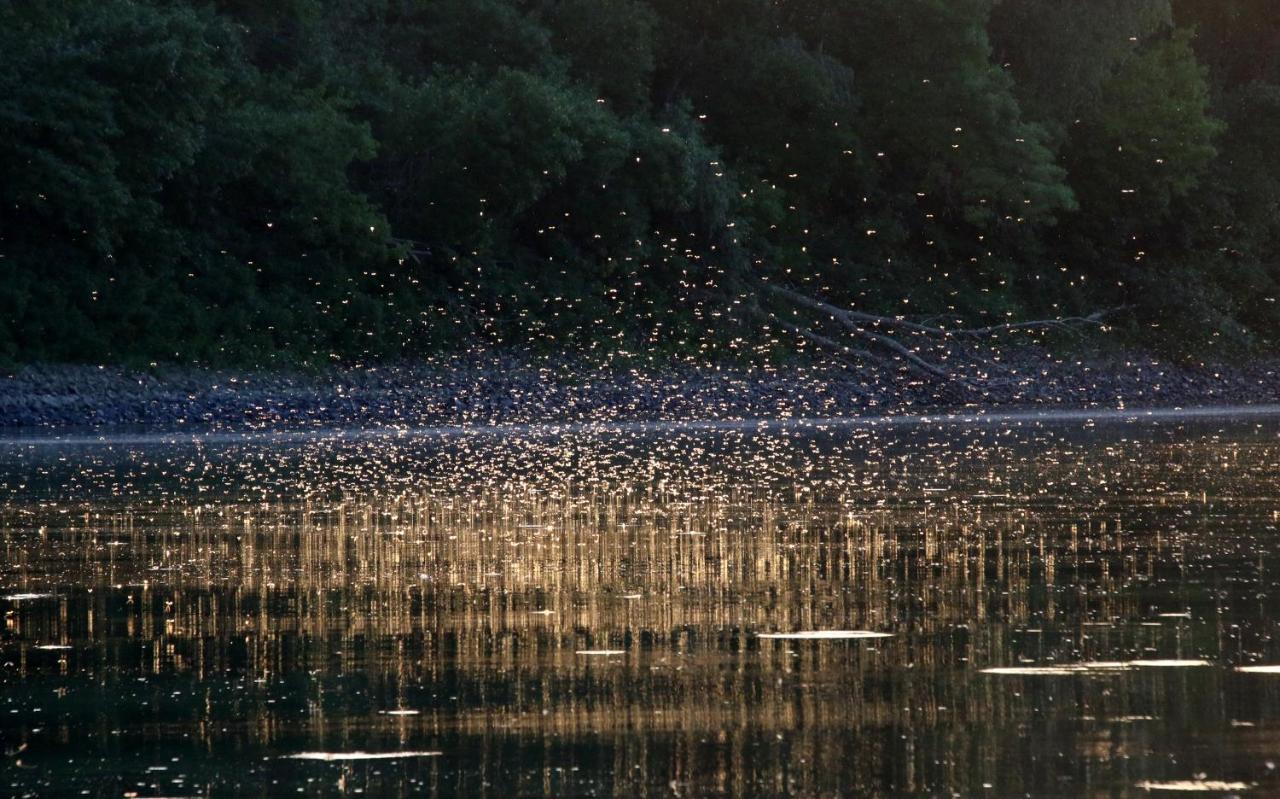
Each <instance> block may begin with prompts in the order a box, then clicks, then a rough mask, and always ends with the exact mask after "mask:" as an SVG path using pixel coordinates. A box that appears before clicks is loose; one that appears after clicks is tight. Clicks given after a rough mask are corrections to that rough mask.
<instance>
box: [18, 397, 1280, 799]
mask: <svg viewBox="0 0 1280 799" xmlns="http://www.w3.org/2000/svg"><path fill="white" fill-rule="evenodd" d="M1278 433H1280V417H1277V416H1273V415H1270V414H1267V413H1256V412H1255V413H1251V414H1233V413H1230V412H1224V413H1222V414H1220V415H1219V414H1200V415H1186V416H1184V415H1178V414H1169V415H1164V416H1145V415H1141V414H1126V413H1101V414H1098V415H1093V414H1081V415H1066V416H1063V417H1059V418H1055V417H1051V416H1037V415H1028V416H1017V415H1014V416H1009V417H1001V418H995V419H988V420H981V419H972V418H968V419H964V418H962V419H955V420H946V419H925V418H919V419H913V420H907V421H900V422H896V423H892V424H881V423H873V422H868V423H865V424H861V423H842V424H829V423H820V422H806V421H795V422H787V423H780V424H774V425H766V426H760V425H751V424H746V425H722V426H703V427H686V428H680V427H673V428H666V427H662V426H642V427H635V428H615V429H573V430H563V431H554V430H538V431H528V430H525V431H507V432H504V431H502V430H493V429H490V430H484V431H479V432H475V433H468V432H466V431H457V430H453V431H442V432H440V433H439V434H438V435H432V434H430V432H429V431H410V432H401V433H396V434H378V435H367V434H360V435H352V434H350V433H346V434H328V433H314V434H308V435H296V436H291V437H287V438H284V439H278V438H272V437H270V436H265V437H264V436H248V437H240V436H217V437H200V436H182V435H173V436H168V437H163V436H161V437H156V436H146V435H143V436H130V435H120V436H110V437H101V436H99V435H97V434H86V435H83V436H76V437H67V438H64V439H63V440H54V439H49V438H40V437H27V438H16V439H8V440H6V441H3V442H0V551H2V552H3V557H2V559H0V611H2V612H3V613H4V627H3V629H2V630H0V746H2V748H3V757H4V765H3V768H0V795H13V796H28V795H29V796H61V795H66V796H95V797H117V798H118V797H128V796H138V797H157V796H167V797H175V796H283V795H298V794H303V795H329V796H339V795H376V796H409V795H415V796H416V795H441V796H455V795H460V796H497V797H510V796H543V795H546V796H573V795H582V796H636V795H655V796H690V797H692V796H708V795H761V796H773V795H796V796H852V795H886V794H892V795H929V796H951V795H958V796H1000V797H1004V796H1024V795H1025V796H1037V797H1039V796H1056V795H1071V796H1125V795H1134V796H1149V795H1153V794H1158V793H1164V792H1166V791H1168V792H1169V794H1168V795H1171V796H1175V795H1180V794H1179V793H1174V792H1173V791H1174V789H1180V790H1182V791H1188V790H1196V791H1202V792H1204V793H1205V794H1207V795H1224V794H1240V795H1258V796H1265V795H1274V794H1276V793H1278V792H1280V768H1277V766H1280V673H1270V672H1271V671H1273V670H1269V669H1267V668H1266V667H1267V666H1276V669H1274V671H1276V672H1280V637H1278V635H1277V633H1280V534H1278V532H1277V528H1278V527H1280V437H1278V435H1277V434H1278Z"/></svg>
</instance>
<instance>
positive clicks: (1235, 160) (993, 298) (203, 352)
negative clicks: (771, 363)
mask: <svg viewBox="0 0 1280 799" xmlns="http://www.w3.org/2000/svg"><path fill="white" fill-rule="evenodd" d="M1277 33H1280V15H1276V14H1274V13H1272V11H1271V9H1270V6H1269V4H1268V3H1267V2H1266V1H1265V0H1224V2H1222V3H1193V2H1189V1H1188V0H1173V1H1172V3H1171V2H1170V0H1099V2H1092V1H1090V2H1086V1H1085V0H1001V1H1000V2H996V0H850V2H844V3H833V2H830V0H788V2H786V3H777V2H772V1H771V0H706V1H705V2H694V3H691V2H687V0H338V1H337V2H321V0H288V1H287V2H278V3H253V2H247V1H246V0H215V2H214V3H213V4H212V5H209V4H205V3H188V2H181V0H96V1H95V2H89V0H50V1H49V2H44V3H15V2H0V270H3V275H2V277H3V280H0V358H4V359H17V360H31V359H42V358H43V359H72V360H121V359H130V358H132V359H141V360H144V361H146V360H161V359H163V360H204V361H245V360H253V361H261V360H270V359H278V358H285V359H289V360H301V361H327V360H330V359H332V358H335V357H347V358H356V357H363V356H368V355H400V354H405V353H411V352H415V351H423V350H426V349H431V348H438V347H443V346H454V345H457V344H460V343H461V342H463V341H466V340H469V339H470V338H472V337H474V336H477V335H484V336H488V337H490V338H491V339H492V340H496V341H506V340H524V339H527V338H529V337H530V336H535V337H538V338H540V339H541V340H542V341H544V342H545V343H546V344H548V345H549V346H564V345H565V342H566V341H568V340H575V341H577V342H579V343H581V344H584V345H586V346H591V345H592V344H593V343H594V342H600V341H605V340H607V341H610V342H615V343H616V342H624V343H625V342H630V344H627V346H631V345H640V346H645V347H650V346H657V345H663V346H666V345H668V344H671V345H672V346H675V345H678V344H680V343H681V342H684V343H686V344H687V343H688V342H689V341H692V340H695V339H697V338H698V337H700V336H701V337H705V336H706V335H708V330H709V329H714V333H715V334H721V333H723V334H726V335H727V334H728V331H724V330H720V328H721V327H722V323H720V322H717V321H714V320H720V319H723V318H725V314H726V312H731V311H732V309H734V308H738V307H741V306H742V305H743V302H744V300H745V301H746V303H748V304H749V303H750V302H752V301H753V300H752V295H753V293H754V291H755V289H756V287H757V286H758V281H759V278H760V277H761V275H762V274H766V273H767V274H771V275H773V276H774V277H777V278H782V279H786V280H789V281H793V282H797V283H802V284H809V285H813V286H821V287H822V291H823V292H824V293H826V294H829V295H832V296H834V297H836V298H838V299H840V300H842V301H847V302H857V303H860V304H862V305H864V306H866V307H879V308H880V309H883V310H892V311H893V312H901V310H902V308H903V307H909V308H911V309H915V310H918V311H919V312H947V313H956V312H958V313H961V314H969V315H974V316H981V315H982V314H984V313H1001V314H1004V313H1023V312H1033V311H1034V312H1037V313H1055V312H1062V313H1066V312H1071V311H1081V310H1093V309H1095V308H1096V307H1097V306H1099V305H1110V304H1129V305H1134V306H1137V308H1138V310H1137V314H1138V318H1139V319H1140V320H1142V321H1141V324H1139V325H1137V326H1136V327H1135V330H1139V331H1141V330H1147V329H1156V328H1154V327H1153V325H1155V324H1159V322H1158V320H1159V319H1161V318H1163V317H1164V316H1167V315H1168V313H1169V312H1173V313H1174V315H1175V316H1177V317H1178V318H1183V319H1187V320H1195V322H1194V323H1193V324H1191V323H1189V324H1188V325H1187V326H1185V328H1183V329H1182V332H1180V333H1178V336H1179V337H1180V339H1181V340H1185V341H1191V340H1192V339H1194V340H1195V341H1196V342H1197V345H1198V346H1214V347H1220V346H1222V344H1223V342H1227V341H1229V342H1232V343H1233V345H1234V346H1239V347H1242V348H1247V347H1256V346H1261V345H1263V344H1265V343H1266V342H1267V341H1268V340H1269V339H1270V337H1272V336H1273V335H1274V333H1275V331H1276V330H1277V329H1280V313H1277V311H1276V302H1275V295H1276V294H1280V292H1277V291H1276V290H1275V289H1276V287H1277V286H1280V266H1277V263H1280V259H1278V258H1277V252H1278V251H1280V223H1278V222H1277V221H1276V220H1277V219H1280V157H1278V156H1277V155H1276V150H1275V147H1274V145H1273V142H1274V141H1276V140H1277V137H1280V128H1278V127H1277V120H1278V119H1280V89H1277V87H1278V86H1280V47H1277V46H1276V42H1278V41H1280V36H1277ZM1085 277H1087V278H1088V279H1087V280H1086V279H1085ZM1241 285H1247V286H1249V287H1251V288H1252V290H1247V289H1241V288H1240V286H1241ZM1175 288H1176V290H1174V289H1175ZM904 301H905V302H904ZM1171 309H1176V311H1171ZM1159 329H1160V330H1161V331H1163V332H1167V331H1168V330H1169V329H1170V328H1169V326H1168V325H1165V326H1163V327H1161V328H1159ZM1197 331H1208V332H1207V333H1204V334H1203V335H1201V333H1200V332H1197ZM738 332H742V331H738ZM1163 332H1162V334H1163ZM611 346H612V345H611Z"/></svg>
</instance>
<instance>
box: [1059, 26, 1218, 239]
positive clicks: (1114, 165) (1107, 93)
mask: <svg viewBox="0 0 1280 799" xmlns="http://www.w3.org/2000/svg"><path fill="white" fill-rule="evenodd" d="M1208 106H1209V91H1208V87H1207V85H1206V84H1205V80H1204V74H1203V71H1202V68H1201V67H1200V66H1199V65H1198V64H1197V63H1196V60H1195V56H1194V54H1193V53H1192V51H1191V46H1190V43H1189V37H1188V36H1187V35H1186V33H1185V32H1180V33H1177V34H1175V35H1173V36H1170V37H1168V38H1166V39H1163V40H1161V41H1157V42H1155V43H1153V44H1151V45H1150V46H1148V47H1146V48H1145V49H1143V50H1142V51H1141V52H1139V53H1137V54H1136V55H1134V56H1133V57H1131V58H1129V59H1128V60H1127V61H1125V62H1124V64H1122V65H1121V66H1120V67H1119V68H1118V69H1117V70H1116V71H1115V73H1114V74H1112V75H1111V76H1110V77H1109V78H1108V79H1107V80H1106V81H1105V82H1104V83H1103V84H1102V87H1101V97H1100V98H1099V101H1098V103H1097V105H1096V106H1094V107H1093V108H1092V109H1090V113H1089V114H1088V116H1087V117H1086V118H1085V119H1083V120H1082V121H1081V123H1080V124H1079V126H1078V127H1077V128H1075V129H1073V131H1072V136H1071V138H1072V142H1071V146H1070V155H1069V161H1068V163H1069V165H1070V169H1071V172H1072V183H1073V185H1074V186H1075V187H1076V191H1077V193H1078V194H1079V195H1080V197H1081V203H1082V205H1083V206H1084V208H1085V211H1086V212H1087V213H1089V214H1091V215H1093V216H1096V217H1100V218H1105V219H1111V220H1114V219H1116V218H1118V217H1119V218H1124V219H1128V220H1132V224H1133V225H1141V224H1151V223H1153V222H1158V221H1163V219H1164V218H1165V215H1166V214H1167V213H1168V212H1169V210H1170V207H1171V203H1172V202H1173V201H1174V200H1175V199H1178V198H1181V197H1185V196H1186V195H1187V194H1189V193H1190V192H1191V191H1192V190H1194V189H1195V188H1196V186H1197V185H1198V184H1199V182H1200V178H1201V176H1202V175H1203V174H1204V172H1205V170H1206V169H1207V168H1208V166H1209V164H1210V163H1211V162H1212V160H1213V158H1214V156H1215V155H1216V154H1217V151H1216V150H1215V149H1214V146H1213V140H1214V137H1215V136H1216V135H1217V134H1218V133H1219V132H1220V130H1221V125H1220V124H1219V123H1218V122H1217V121H1216V120H1214V119H1213V118H1212V117H1210V116H1209V114H1208Z"/></svg>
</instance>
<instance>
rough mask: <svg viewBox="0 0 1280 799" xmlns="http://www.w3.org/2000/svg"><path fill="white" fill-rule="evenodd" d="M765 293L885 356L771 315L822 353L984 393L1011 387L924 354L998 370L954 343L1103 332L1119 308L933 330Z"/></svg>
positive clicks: (794, 295) (798, 296)
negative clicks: (1035, 333)
mask: <svg viewBox="0 0 1280 799" xmlns="http://www.w3.org/2000/svg"><path fill="white" fill-rule="evenodd" d="M766 289H767V290H768V291H769V292H770V293H771V294H773V295H775V296H777V297H780V298H781V299H784V300H786V301H787V302H789V303H790V304H792V305H794V306H797V307H799V308H803V309H808V310H810V311H816V312H818V313H821V314H824V315H825V316H826V317H827V318H828V319H829V320H830V321H833V322H835V323H836V324H838V325H839V326H840V327H842V328H843V329H844V330H845V331H847V332H849V333H852V334H853V335H854V336H855V337H857V338H859V339H861V340H862V341H863V342H864V343H866V344H867V345H869V346H871V347H875V348H877V349H880V350H883V351H885V352H886V353H888V356H882V355H879V354H877V353H875V352H873V351H872V350H870V349H865V348H857V347H851V346H849V345H847V344H844V343H842V342H840V341H838V340H836V339H834V338H832V337H830V336H827V335H824V334H822V333H819V332H818V331H816V330H814V329H812V328H811V327H806V326H804V325H802V324H798V323H796V322H794V321H790V320H787V319H784V318H782V317H781V316H779V315H778V314H770V315H769V316H770V319H771V320H772V321H773V322H774V323H775V324H777V325H778V326H779V327H781V328H783V329H784V330H787V331H790V332H792V333H795V334H796V335H799V336H801V337H803V338H805V339H806V340H808V341H811V342H813V343H815V344H817V345H819V346H821V347H824V348H825V349H828V350H832V351H834V352H837V353H840V354H841V355H845V356H852V357H855V358H858V359H860V360H863V361H869V362H871V363H874V364H877V365H879V366H887V367H893V366H895V365H896V364H895V361H894V360H893V357H892V356H896V357H897V358H898V359H900V362H901V363H903V364H905V365H906V366H907V367H908V368H910V369H912V370H914V371H915V372H917V373H919V374H921V375H924V376H926V377H928V378H930V379H932V380H935V381H945V382H951V383H957V384H960V385H962V386H965V387H967V388H970V389H975V390H982V389H986V388H992V387H995V386H998V385H1007V384H1009V383H1010V382H1011V381H1008V380H993V379H991V378H989V377H987V376H985V375H984V376H982V377H980V378H974V377H971V376H967V375H964V374H961V373H959V372H957V371H955V370H953V369H950V368H948V367H947V366H946V365H944V364H943V363H939V362H938V360H939V359H938V358H937V357H936V356H935V357H934V358H933V359H932V360H931V359H930V358H929V357H926V355H925V354H922V353H924V352H927V351H939V350H941V351H942V355H943V357H942V358H941V360H943V361H945V360H947V359H948V358H950V357H952V356H953V355H956V354H957V352H960V353H961V354H962V355H963V356H964V357H965V358H967V359H968V360H969V361H974V362H978V363H981V364H983V365H985V366H987V367H991V368H996V369H999V368H1001V367H1000V366H999V365H998V364H996V363H995V362H994V361H991V360H989V359H987V358H983V357H981V356H980V355H978V354H976V353H970V352H967V351H964V348H963V347H958V346H957V344H958V342H956V339H961V338H963V339H967V340H969V341H970V342H976V341H978V340H980V339H982V338H983V337H990V336H993V335H995V334H997V333H1005V332H1016V331H1031V330H1054V329H1056V330H1067V331H1077V330H1079V329H1081V328H1085V327H1099V328H1103V327H1105V325H1106V322H1105V320H1106V318H1107V317H1108V316H1110V315H1112V314H1115V313H1117V312H1119V311H1121V310H1124V309H1123V308H1111V309H1107V310H1104V311H1098V312H1097V313H1093V314H1090V315H1089V316H1070V317H1060V318H1057V319H1033V320H1028V321H1024V322H1010V323H1006V324H999V325H988V326H985V327H970V328H966V327H959V326H957V327H951V328H948V327H941V326H937V325H930V324H924V323H923V322H916V321H912V320H909V319H904V318H902V317H892V316H880V315H877V314H869V313H864V312H862V311H854V310H850V309H847V308H840V307H838V306H835V305H832V304H830V303H827V302H823V301H822V300H819V299H817V298H814V297H811V296H809V295H807V294H802V293H800V292H798V291H794V290H792V289H787V288H783V287H781V286H767V287H766ZM903 334H908V335H911V336H912V337H913V339H912V341H911V344H912V345H913V346H908V344H907V343H904V342H903V341H901V340H899V336H902V335H903Z"/></svg>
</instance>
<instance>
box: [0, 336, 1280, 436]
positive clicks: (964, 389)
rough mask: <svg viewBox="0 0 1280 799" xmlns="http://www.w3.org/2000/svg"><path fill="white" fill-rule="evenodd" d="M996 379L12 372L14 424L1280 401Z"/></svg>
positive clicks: (810, 366)
mask: <svg viewBox="0 0 1280 799" xmlns="http://www.w3.org/2000/svg"><path fill="white" fill-rule="evenodd" d="M1000 367H1001V374H1002V378H1001V379H1000V380H999V381H994V380H993V381H990V382H989V384H987V385H981V384H972V383H962V382H960V381H953V382H950V383H948V382H946V381H938V380H929V379H923V378H920V377H918V376H915V375H912V374H911V373H910V372H907V371H905V370H904V371H903V372H902V373H899V374H894V375H885V374H884V373H882V372H873V371H870V370H866V369H859V368H857V367H855V366H852V365H850V364H848V363H845V362H842V361H835V360H814V361H806V362H798V363H789V364H785V365H757V366H748V365H734V366H727V365H720V366H701V367H695V366H689V365H679V364H677V365H668V366H652V367H649V366H636V365H632V364H625V365H614V366H607V367H605V366H599V365H593V364H588V363H585V362H575V361H573V360H571V359H566V358H557V359H546V358H535V357H521V356H504V355H483V356H465V357H462V356H460V357H456V358H449V359H441V360H436V361H430V362H422V363H416V364H401V365H397V366H385V365H384V366H377V367H365V368H342V369H334V370H331V371H329V372H327V373H324V374H306V373H300V372H279V371H276V372H263V371H235V370H209V369H195V368H161V369H154V370H147V371H138V370H130V369H124V368H115V367H90V366H29V367H23V368H21V369H19V370H17V371H15V372H13V373H11V374H7V375H0V428H6V429H11V430H17V429H54V430H56V429H75V428H81V429H83V428H103V427H130V428H139V427H141V428H146V429H149V430H157V431H165V430H187V429H206V430H240V429H243V430H253V429H264V428H273V429H274V428H283V429H308V428H325V427H381V426H413V427H420V426H433V425H502V424H527V423H553V422H603V421H610V422H631V421H643V422H648V421H690V420H709V419H720V420H728V419H777V418H796V417H841V416H855V415H876V414H893V413H910V412H922V411H940V410H951V409H956V410H959V409H968V410H975V409H977V410H985V409H991V410H995V409H1027V408H1059V409H1061V408H1099V407H1108V408H1114V407H1118V406H1122V407H1130V408H1141V407H1160V408H1168V407H1196V406H1209V405H1261V404H1270V403H1276V402H1280V359H1276V360H1266V361H1256V362H1253V363H1249V364H1243V365H1240V364H1237V365H1231V366H1226V365H1221V364H1219V365H1212V364H1199V365H1182V364H1177V365H1175V364H1173V363H1170V362H1167V361H1164V360H1162V359H1160V358H1156V357H1154V356H1150V355H1144V356H1138V355H1130V356H1113V357H1110V358H1107V359H1105V360H1103V359H1098V360H1092V361H1089V360H1079V359H1070V358H1063V357H1060V356H1054V355H1052V354H1050V353H1048V352H1046V351H1042V350H1037V349H1030V348H1029V349H1026V350H1021V351H1018V352H1016V353H1014V354H1013V355H1012V356H1010V355H1008V354H1007V353H1006V354H1004V355H1002V356H1001V364H1000Z"/></svg>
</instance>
